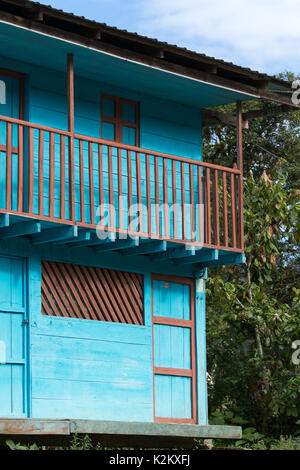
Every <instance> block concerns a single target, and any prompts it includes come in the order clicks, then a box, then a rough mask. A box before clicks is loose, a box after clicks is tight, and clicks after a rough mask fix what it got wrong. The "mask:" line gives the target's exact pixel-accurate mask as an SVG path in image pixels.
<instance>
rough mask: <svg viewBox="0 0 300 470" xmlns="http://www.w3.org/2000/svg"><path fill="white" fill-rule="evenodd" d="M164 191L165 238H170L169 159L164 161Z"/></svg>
mask: <svg viewBox="0 0 300 470" xmlns="http://www.w3.org/2000/svg"><path fill="white" fill-rule="evenodd" d="M163 190H164V232H165V233H164V236H165V237H166V238H169V232H170V230H169V205H168V168H167V159H166V158H164V159H163Z"/></svg>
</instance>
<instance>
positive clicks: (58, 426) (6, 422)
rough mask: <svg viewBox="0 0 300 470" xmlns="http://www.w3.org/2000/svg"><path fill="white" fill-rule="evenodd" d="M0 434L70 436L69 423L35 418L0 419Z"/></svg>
mask: <svg viewBox="0 0 300 470" xmlns="http://www.w3.org/2000/svg"><path fill="white" fill-rule="evenodd" d="M0 434H4V435H7V436H14V435H18V436H20V435H22V436H23V435H26V436H29V435H34V436H40V435H46V436H49V435H59V436H69V435H70V421H68V420H60V419H37V418H24V419H16V418H0Z"/></svg>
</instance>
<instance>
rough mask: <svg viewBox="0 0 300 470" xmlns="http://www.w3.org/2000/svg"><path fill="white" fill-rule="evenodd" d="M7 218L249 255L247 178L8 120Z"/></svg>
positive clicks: (2, 189)
mask: <svg viewBox="0 0 300 470" xmlns="http://www.w3.org/2000/svg"><path fill="white" fill-rule="evenodd" d="M0 151H1V160H0V212H10V213H16V214H20V215H25V216H33V217H36V218H37V219H40V220H50V221H55V222H61V223H64V224H73V225H74V224H76V225H79V226H82V227H93V228H95V227H99V228H102V229H103V230H107V231H112V232H119V233H124V234H126V233H128V234H131V235H136V236H142V237H147V238H152V239H161V240H168V241H176V242H185V243H188V244H194V245H201V246H202V245H203V246H206V247H212V248H219V249H231V250H234V251H243V216H242V212H243V201H242V174H241V171H240V170H239V169H238V168H237V167H234V168H227V167H223V166H219V165H213V164H210V163H206V162H199V161H196V160H192V159H188V158H182V157H177V156H173V155H167V154H163V153H159V152H154V151H151V150H145V149H141V148H138V147H134V146H129V145H124V144H119V143H116V142H112V141H108V140H103V139H97V138H91V137H87V136H84V135H79V134H73V133H71V132H68V131H62V130H59V129H54V128H50V127H46V126H42V125H38V124H32V123H29V122H26V121H21V120H18V119H13V118H8V117H3V116H0Z"/></svg>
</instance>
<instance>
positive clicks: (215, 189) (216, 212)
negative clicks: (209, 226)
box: [213, 170, 220, 248]
mask: <svg viewBox="0 0 300 470" xmlns="http://www.w3.org/2000/svg"><path fill="white" fill-rule="evenodd" d="M213 194H214V207H213V215H214V244H215V245H216V246H217V247H218V248H219V245H220V215H219V210H220V209H219V173H218V170H215V172H214V185H213Z"/></svg>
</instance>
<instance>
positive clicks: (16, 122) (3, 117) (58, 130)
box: [0, 116, 72, 137]
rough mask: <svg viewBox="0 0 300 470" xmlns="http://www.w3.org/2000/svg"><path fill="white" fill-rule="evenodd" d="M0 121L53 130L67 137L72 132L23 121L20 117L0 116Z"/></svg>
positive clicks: (47, 130)
mask: <svg viewBox="0 0 300 470" xmlns="http://www.w3.org/2000/svg"><path fill="white" fill-rule="evenodd" d="M0 121H6V122H10V123H11V124H18V125H22V126H26V127H31V128H34V129H40V130H42V131H46V132H53V133H55V134H61V135H65V136H67V137H72V133H71V132H69V131H64V130H63V129H58V128H56V127H48V126H43V125H42V124H35V123H34V122H30V121H24V120H22V119H16V118H12V117H8V116H0Z"/></svg>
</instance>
